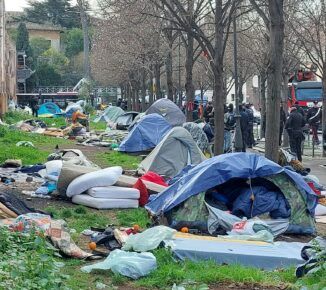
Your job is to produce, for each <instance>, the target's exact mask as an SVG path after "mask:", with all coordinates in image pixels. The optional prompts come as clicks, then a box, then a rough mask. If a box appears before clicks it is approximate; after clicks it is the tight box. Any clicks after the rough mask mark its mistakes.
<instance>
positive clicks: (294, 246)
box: [164, 233, 305, 270]
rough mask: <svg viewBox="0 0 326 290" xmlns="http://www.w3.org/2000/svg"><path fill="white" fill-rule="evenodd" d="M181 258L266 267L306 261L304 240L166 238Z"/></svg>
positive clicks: (180, 234)
mask: <svg viewBox="0 0 326 290" xmlns="http://www.w3.org/2000/svg"><path fill="white" fill-rule="evenodd" d="M164 243H165V247H167V248H171V250H172V252H173V254H174V256H175V257H177V258H178V259H180V260H192V261H203V260H213V261H215V262H216V263H218V264H238V265H243V266H246V267H247V266H248V267H257V268H260V269H264V270H272V269H279V268H288V267H291V266H297V265H299V264H302V263H304V260H303V259H302V257H301V250H302V248H303V247H304V246H305V244H304V243H297V242H294V243H288V242H275V243H266V242H259V241H243V240H230V239H223V238H222V237H218V238H215V237H208V236H195V235H191V234H183V233H177V234H175V235H174V237H173V239H172V240H169V241H165V242H164Z"/></svg>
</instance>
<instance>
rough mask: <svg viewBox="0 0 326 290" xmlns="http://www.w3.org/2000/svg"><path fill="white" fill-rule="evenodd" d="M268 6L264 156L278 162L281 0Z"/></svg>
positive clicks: (275, 0) (282, 43)
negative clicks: (268, 39)
mask: <svg viewBox="0 0 326 290" xmlns="http://www.w3.org/2000/svg"><path fill="white" fill-rule="evenodd" d="M268 8H269V15H270V51H269V53H270V67H269V70H270V71H269V72H270V73H269V77H268V96H267V104H266V106H267V110H266V113H267V114H266V142H265V156H266V157H267V158H268V159H270V160H272V161H274V162H278V155H279V154H278V149H279V131H280V125H279V124H280V100H281V90H282V66H283V47H284V17H283V14H284V8H283V0H269V2H268Z"/></svg>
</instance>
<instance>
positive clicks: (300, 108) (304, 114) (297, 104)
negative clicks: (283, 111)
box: [295, 101, 306, 118]
mask: <svg viewBox="0 0 326 290" xmlns="http://www.w3.org/2000/svg"><path fill="white" fill-rule="evenodd" d="M295 107H296V108H297V111H298V113H300V114H301V115H302V117H303V118H306V113H305V111H304V109H303V108H302V107H300V105H299V102H298V101H296V102H295Z"/></svg>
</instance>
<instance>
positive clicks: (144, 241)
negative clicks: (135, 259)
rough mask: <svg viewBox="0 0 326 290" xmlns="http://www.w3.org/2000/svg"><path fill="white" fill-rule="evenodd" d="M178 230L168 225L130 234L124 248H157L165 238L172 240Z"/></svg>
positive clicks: (136, 249)
mask: <svg viewBox="0 0 326 290" xmlns="http://www.w3.org/2000/svg"><path fill="white" fill-rule="evenodd" d="M175 232H176V230H173V229H171V228H168V227H166V226H157V227H153V228H150V229H148V230H146V231H144V232H142V233H140V234H136V235H133V236H129V238H128V239H127V241H126V244H125V245H124V246H123V247H122V250H125V251H131V250H134V251H136V252H146V251H151V250H154V249H156V248H157V247H158V246H159V244H160V243H161V242H162V241H163V240H170V239H172V236H173V235H174V233H175Z"/></svg>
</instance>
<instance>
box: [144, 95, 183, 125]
mask: <svg viewBox="0 0 326 290" xmlns="http://www.w3.org/2000/svg"><path fill="white" fill-rule="evenodd" d="M153 113H157V114H159V115H161V116H162V117H164V118H165V120H167V121H168V122H169V123H170V125H171V126H173V127H175V126H182V125H183V123H185V122H186V116H185V115H184V113H182V111H181V110H180V109H179V107H178V106H177V105H176V104H175V103H173V102H172V101H171V100H169V99H159V100H157V101H156V102H155V103H154V104H153V105H151V106H150V107H149V108H148V110H147V111H146V115H149V114H153Z"/></svg>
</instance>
